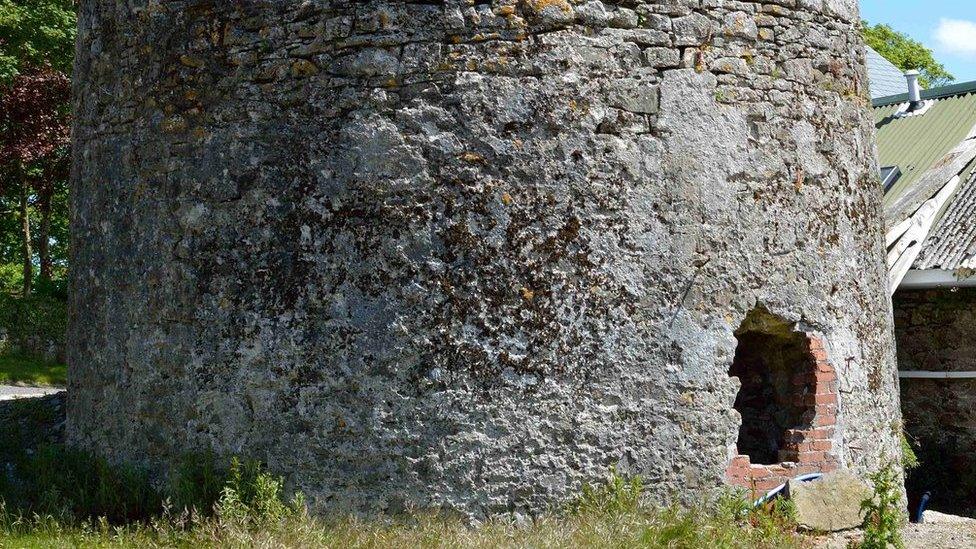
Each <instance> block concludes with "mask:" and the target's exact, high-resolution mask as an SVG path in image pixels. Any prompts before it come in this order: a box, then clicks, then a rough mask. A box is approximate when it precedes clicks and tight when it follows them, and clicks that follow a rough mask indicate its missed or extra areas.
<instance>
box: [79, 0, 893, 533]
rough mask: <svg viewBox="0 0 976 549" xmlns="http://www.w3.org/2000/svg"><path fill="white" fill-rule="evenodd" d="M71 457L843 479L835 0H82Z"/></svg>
mask: <svg viewBox="0 0 976 549" xmlns="http://www.w3.org/2000/svg"><path fill="white" fill-rule="evenodd" d="M80 9H81V14H80V31H79V41H78V44H79V49H78V61H77V67H76V75H77V84H76V85H77V89H76V92H77V93H76V95H77V105H76V107H77V125H76V129H75V145H76V147H75V155H76V156H75V172H74V198H75V203H74V211H73V215H74V233H73V234H74V236H73V243H72V249H73V263H72V268H73V287H72V303H71V320H72V323H71V329H70V348H69V358H70V365H71V376H70V377H71V380H70V396H69V415H70V419H69V427H68V430H69V436H70V438H71V440H72V441H73V442H74V443H76V444H79V445H81V446H84V447H88V448H91V449H93V450H95V451H98V452H100V453H102V454H104V455H106V456H108V457H110V458H113V459H120V460H121V459H125V460H133V461H136V462H142V463H146V464H148V465H151V466H153V467H155V468H157V469H158V470H160V471H165V470H166V464H167V463H168V462H171V461H172V460H173V459H175V458H176V457H177V456H178V455H180V454H181V453H185V452H189V451H192V450H203V449H211V450H214V451H215V452H217V453H219V454H243V455H247V456H251V457H255V458H259V459H261V460H263V461H265V462H266V463H267V464H268V465H269V467H270V468H271V469H272V470H273V471H275V472H277V473H279V474H282V475H284V476H285V477H286V479H287V481H288V483H289V486H291V487H293V488H300V489H302V490H303V491H304V492H305V493H306V494H307V495H308V496H309V498H310V501H311V503H312V504H313V506H314V507H315V508H316V509H319V510H322V511H327V510H338V511H383V512H396V511H398V510H401V509H403V508H405V507H408V506H414V507H421V508H425V507H427V508H449V509H454V510H459V511H462V512H466V513H472V514H482V513H492V512H504V511H509V510H514V511H523V510H528V511H531V510H537V509H540V508H543V507H544V506H545V505H548V504H551V503H553V502H557V501H562V500H565V499H566V498H569V497H572V496H573V495H574V494H575V493H577V491H578V490H579V488H580V486H581V484H582V483H584V482H587V481H592V480H594V479H597V478H600V477H601V476H603V475H605V473H606V471H607V469H608V468H610V467H617V468H618V469H619V470H621V471H622V472H625V473H637V474H641V475H642V476H643V477H644V479H645V481H646V483H647V484H648V485H649V486H650V488H651V490H652V491H654V492H655V493H657V494H659V495H661V497H662V498H663V497H664V496H665V495H668V494H679V495H680V496H681V497H692V496H694V495H697V494H698V492H699V491H701V490H708V489H711V488H713V487H715V486H719V485H721V484H723V483H738V484H742V485H746V486H749V485H751V484H755V485H757V486H759V487H762V486H765V485H766V484H769V483H772V482H775V481H776V480H778V479H780V478H782V477H785V476H789V475H792V474H794V473H798V472H807V471H813V470H830V469H833V468H837V467H846V468H851V469H853V470H854V471H856V472H858V473H865V472H867V471H868V470H870V469H872V468H874V467H875V466H876V465H877V464H878V462H879V459H881V456H882V454H892V455H893V454H894V452H895V451H896V450H895V449H896V447H897V433H898V429H899V418H900V415H899V411H898V397H897V391H896V383H897V381H896V378H895V375H894V359H893V351H892V335H891V331H892V328H891V320H890V310H889V304H888V301H887V298H886V295H885V290H884V282H883V281H884V278H885V271H884V264H885V262H884V256H883V245H882V230H881V224H880V212H879V210H880V199H881V189H880V188H879V183H878V176H877V170H876V165H875V162H874V160H873V156H874V155H873V144H872V139H873V128H872V125H871V123H870V121H869V119H868V117H867V116H866V114H865V112H864V110H865V99H864V97H865V94H866V90H865V88H866V85H865V78H864V74H863V69H862V59H863V50H862V45H861V42H860V38H859V34H858V31H857V29H856V27H857V25H858V11H857V7H856V2H855V0H802V1H794V0H776V1H773V0H763V1H746V0H743V1H734V2H702V1H700V0H667V1H642V0H630V1H614V2H610V1H605V2H600V1H598V0H591V1H576V0H494V1H474V0H466V1H458V0H448V1H446V2H391V1H366V2H344V1H326V0H303V1H299V0H279V1H273V2H272V1H270V0H236V1H216V0H210V1H205V0H185V1H166V2H163V1H160V0H134V1H130V2H116V1H114V0H112V1H110V0H83V1H82V2H81V8H80Z"/></svg>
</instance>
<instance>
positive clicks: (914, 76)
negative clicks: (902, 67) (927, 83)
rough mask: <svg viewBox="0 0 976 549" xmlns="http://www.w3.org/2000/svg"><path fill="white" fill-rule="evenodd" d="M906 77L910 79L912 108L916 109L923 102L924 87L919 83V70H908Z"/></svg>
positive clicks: (909, 95) (909, 90)
mask: <svg viewBox="0 0 976 549" xmlns="http://www.w3.org/2000/svg"><path fill="white" fill-rule="evenodd" d="M905 79H906V80H908V100H909V101H910V102H911V110H915V109H917V108H918V107H919V106H921V103H922V87H921V86H919V85H918V71H908V72H906V73H905Z"/></svg>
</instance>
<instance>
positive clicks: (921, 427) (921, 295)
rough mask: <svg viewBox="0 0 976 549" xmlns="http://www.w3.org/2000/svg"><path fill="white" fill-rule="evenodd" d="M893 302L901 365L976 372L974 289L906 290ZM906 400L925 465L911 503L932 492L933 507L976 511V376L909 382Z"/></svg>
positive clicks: (913, 476)
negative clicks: (975, 456)
mask: <svg viewBox="0 0 976 549" xmlns="http://www.w3.org/2000/svg"><path fill="white" fill-rule="evenodd" d="M894 304H895V335H896V339H897V344H898V368H899V369H900V370H921V371H931V372H972V371H976V289H973V288H960V289H957V290H949V289H941V290H901V291H899V292H898V293H896V294H895V297H894ZM901 398H902V403H903V409H904V412H905V432H906V434H907V435H908V438H909V440H910V441H911V443H912V444H913V446H914V448H915V453H916V454H917V455H918V458H919V460H920V462H921V466H920V467H919V468H918V469H916V470H914V471H911V473H910V475H909V478H908V482H907V483H908V487H909V497H910V500H915V499H916V498H921V496H922V494H924V493H925V492H931V495H932V508H933V509H937V510H942V511H946V512H952V513H957V514H967V515H970V516H972V515H973V514H976V503H974V502H976V464H974V462H973V453H974V452H976V428H974V425H976V380H972V379H903V380H901Z"/></svg>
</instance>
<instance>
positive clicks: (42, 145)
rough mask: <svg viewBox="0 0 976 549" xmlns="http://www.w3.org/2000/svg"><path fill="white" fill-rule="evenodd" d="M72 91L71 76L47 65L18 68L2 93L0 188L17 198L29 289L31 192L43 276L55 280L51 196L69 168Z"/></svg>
mask: <svg viewBox="0 0 976 549" xmlns="http://www.w3.org/2000/svg"><path fill="white" fill-rule="evenodd" d="M70 97H71V84H70V82H69V80H68V77H67V76H66V75H65V74H63V73H60V72H57V71H54V70H51V69H49V68H47V67H45V68H43V69H39V70H35V71H33V72H31V73H21V74H18V75H17V76H15V77H14V78H13V81H12V82H11V83H10V84H9V85H7V86H6V87H5V89H4V90H3V95H2V96H0V169H2V175H3V177H2V179H0V193H2V194H3V195H6V196H11V195H13V196H14V197H15V198H16V203H17V204H16V209H17V215H18V217H19V220H20V233H21V239H22V241H21V260H22V262H23V293H24V294H25V295H27V294H30V292H31V289H32V288H31V287H32V283H33V280H34V272H33V271H34V253H33V249H32V243H33V241H34V240H35V237H34V235H33V234H32V230H31V216H30V208H31V203H30V202H31V199H32V198H33V199H34V202H35V204H34V206H35V207H36V208H37V210H38V212H39V214H40V218H41V220H40V233H39V234H38V235H37V238H36V240H37V243H38V246H37V248H38V252H39V260H40V275H41V280H42V281H44V282H50V280H51V270H52V269H51V256H50V228H51V214H52V211H53V200H52V199H53V198H54V196H55V193H56V190H57V188H58V183H59V182H63V181H64V179H65V176H66V173H67V164H68V162H67V158H68V154H67V149H68V146H69V133H70V126H69V118H70V113H69V112H68V110H67V106H68V101H69V99H70Z"/></svg>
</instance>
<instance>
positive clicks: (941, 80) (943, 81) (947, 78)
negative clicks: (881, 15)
mask: <svg viewBox="0 0 976 549" xmlns="http://www.w3.org/2000/svg"><path fill="white" fill-rule="evenodd" d="M863 32H864V39H865V41H866V42H867V44H868V45H869V46H871V47H872V48H874V51H876V52H878V53H880V54H881V55H882V56H883V57H884V58H885V59H887V60H888V61H891V62H892V64H894V65H895V66H896V67H898V68H899V69H901V70H903V71H909V70H916V71H918V72H919V73H921V74H920V76H919V79H918V80H919V83H921V84H922V86H924V87H926V88H933V87H939V86H945V85H947V84H950V83H952V81H954V80H955V79H956V77H955V76H953V75H952V74H951V73H950V72H949V71H948V70H946V68H945V66H944V65H942V63H939V62H938V61H937V60H936V59H935V54H933V53H932V50H930V49H929V48H927V47H925V45H924V44H922V43H921V42H919V41H917V40H914V39H913V38H911V37H909V36H908V35H907V34H905V33H902V32H898V31H896V30H895V29H893V28H891V27H890V26H889V25H884V24H880V23H879V24H877V25H871V24H870V23H868V22H867V21H864V22H863Z"/></svg>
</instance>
